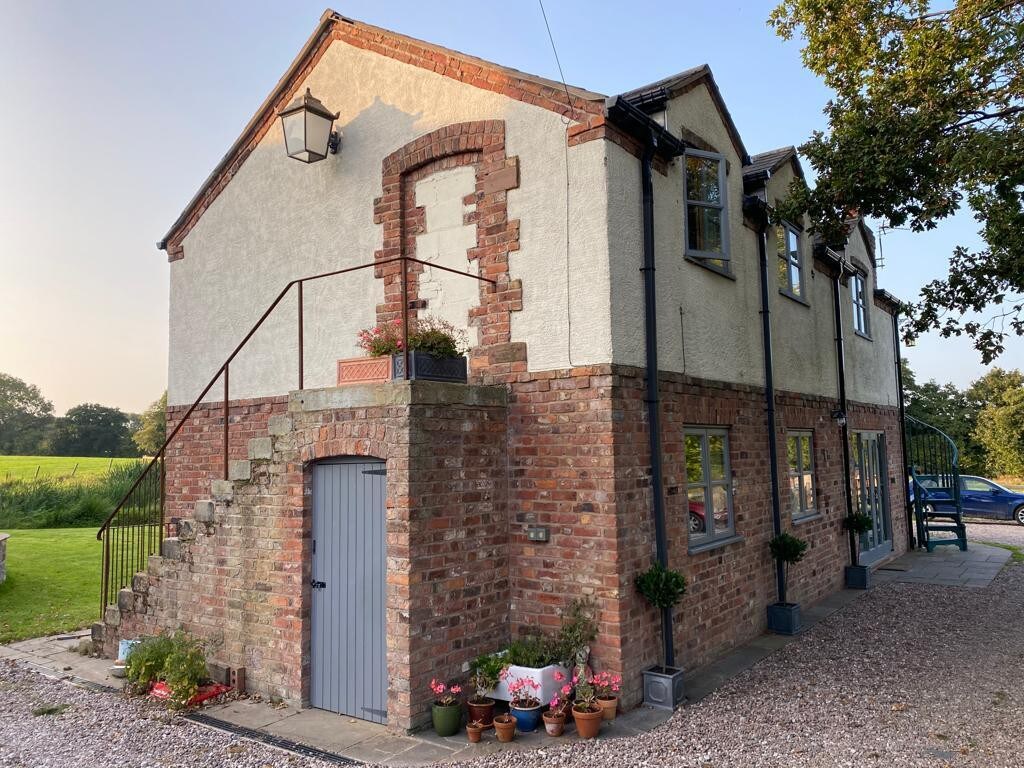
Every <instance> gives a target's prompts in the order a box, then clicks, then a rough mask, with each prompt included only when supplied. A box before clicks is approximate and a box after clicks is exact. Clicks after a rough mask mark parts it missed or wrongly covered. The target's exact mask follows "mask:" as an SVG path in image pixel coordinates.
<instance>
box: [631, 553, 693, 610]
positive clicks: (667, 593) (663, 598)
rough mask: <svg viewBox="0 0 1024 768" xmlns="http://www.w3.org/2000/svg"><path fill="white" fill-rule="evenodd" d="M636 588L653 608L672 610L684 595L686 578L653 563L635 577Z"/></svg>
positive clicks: (677, 572) (659, 564)
mask: <svg viewBox="0 0 1024 768" xmlns="http://www.w3.org/2000/svg"><path fill="white" fill-rule="evenodd" d="M636 588H637V591H638V592H639V593H640V594H641V595H643V596H644V598H645V599H646V600H647V602H648V603H650V604H651V605H653V606H654V607H655V608H662V609H664V608H672V607H674V606H675V605H676V604H677V603H678V602H679V601H680V600H682V598H683V595H684V594H686V577H685V576H683V574H681V573H679V571H673V570H670V569H668V568H666V567H665V566H663V565H662V564H661V563H655V564H654V565H652V566H651V567H650V568H648V569H647V570H646V571H644V572H643V573H641V574H639V575H638V576H637V577H636Z"/></svg>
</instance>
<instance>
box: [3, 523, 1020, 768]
mask: <svg viewBox="0 0 1024 768" xmlns="http://www.w3.org/2000/svg"><path fill="white" fill-rule="evenodd" d="M1004 529H1006V530H1011V529H1010V528H1009V527H1004ZM680 620H683V621H685V613H683V615H681V616H680ZM60 704H68V705H69V707H68V708H67V709H65V710H64V711H62V712H60V713H58V714H52V715H42V716H38V717H36V716H33V715H32V710H33V709H36V708H38V707H41V706H56V705H60ZM612 727H613V728H614V726H612ZM1022 732H1024V566H1020V565H1013V564H1010V565H1008V566H1007V567H1006V568H1004V569H1003V571H1002V572H1001V573H1000V575H999V576H997V577H996V579H995V581H993V582H992V584H991V585H990V586H988V587H986V588H984V589H980V590H979V589H971V588H964V587H943V586H934V585H919V584H905V583H890V584H884V585H881V586H879V587H876V588H875V589H873V590H871V591H870V592H868V593H866V594H865V595H863V596H862V597H861V598H860V599H858V600H856V601H855V602H854V603H853V604H851V605H849V606H848V607H847V608H845V609H844V610H842V611H841V612H839V613H837V614H835V615H833V616H831V617H830V618H828V619H826V620H824V621H822V622H820V623H819V624H817V625H816V626H814V627H813V628H811V629H810V630H808V631H807V632H806V633H805V634H803V635H801V636H800V637H799V638H797V639H796V640H795V641H794V642H792V643H790V644H789V645H787V646H785V647H784V648H782V649H781V650H780V651H778V652H777V653H775V654H773V655H771V656H769V657H768V658H767V659H765V660H763V661H762V662H760V663H759V664H757V665H755V666H754V667H752V668H751V669H749V670H747V671H745V672H743V673H741V674H739V675H737V676H736V677H734V678H733V679H732V680H730V681H729V682H728V683H726V684H725V685H724V686H723V687H721V688H719V689H718V690H717V691H715V692H714V693H712V694H711V695H710V696H708V697H706V698H705V699H703V700H702V701H700V702H698V703H696V704H694V705H692V706H688V707H685V708H683V709H681V710H679V711H678V712H676V714H675V715H673V717H672V718H671V719H670V720H669V721H668V722H667V723H665V724H664V725H662V726H661V727H659V728H657V729H655V730H653V731H651V732H649V733H645V734H641V735H638V736H633V737H629V738H621V739H606V738H598V739H596V740H594V741H591V742H586V743H572V744H570V743H565V742H561V743H560V742H558V741H557V740H552V741H551V742H550V746H548V747H545V748H544V749H541V750H537V751H532V752H517V751H513V750H507V751H500V752H494V753H490V752H489V753H488V754H486V756H484V755H482V756H481V757H480V758H479V759H477V760H473V761H470V762H469V763H462V765H470V766H481V767H482V766H488V767H489V768H490V767H494V768H526V767H527V766H530V767H531V768H532V767H533V766H537V767H538V768H541V767H543V768H562V767H563V766H564V767H567V766H586V767H587V768H620V767H621V766H673V767H675V766H679V767H680V768H731V767H735V768H769V767H771V768H779V767H786V768H789V767H790V766H792V767H800V766H837V767H839V768H853V766H857V767H858V768H861V767H862V766H867V767H869V768H870V767H878V768H904V767H907V766H912V767H914V768H918V767H920V768H924V767H926V766H927V767H928V768H933V767H935V766H957V767H959V766H978V767H979V768H981V767H982V766H984V768H1011V766H1012V768H1018V767H1019V766H1020V765H1021V764H1022V757H1021V752H1022V749H1021V745H1020V734H1021V733H1022ZM28 766H31V767H32V768H77V766H82V767H83V768H85V766H89V768H167V767H171V768H177V767H178V766H182V767H184V766H196V767H198V768H222V767H223V766H233V767H234V766H237V767H238V768H265V767H266V766H272V767H273V768H277V767H278V766H286V767H287V768H325V766H326V764H325V763H323V762H321V761H317V760H312V759H309V758H304V757H300V756H297V755H293V754H291V753H286V752H283V751H280V750H277V749H274V748H272V747H270V746H266V745H262V744H258V743H254V742H251V741H248V740H244V739H239V738H236V737H233V736H231V735H229V734H225V733H221V732H219V731H215V730H211V729H207V728H203V727H201V726H199V725H196V724H193V723H190V722H188V721H185V720H182V719H180V718H177V717H172V716H169V715H168V714H167V713H166V712H165V711H164V710H163V709H162V708H161V707H159V706H157V705H154V704H151V703H148V702H146V701H144V700H140V699H126V698H123V697H121V696H117V695H114V694H109V693H94V692H92V691H87V690H84V689H80V688H77V687H74V686H71V685H68V684H66V683H63V682H60V681H56V680H52V679H49V678H46V677H43V676H41V675H39V674H37V673H35V672H31V671H29V670H27V669H25V668H24V667H20V666H17V665H15V664H13V663H5V664H0V767H2V768H28Z"/></svg>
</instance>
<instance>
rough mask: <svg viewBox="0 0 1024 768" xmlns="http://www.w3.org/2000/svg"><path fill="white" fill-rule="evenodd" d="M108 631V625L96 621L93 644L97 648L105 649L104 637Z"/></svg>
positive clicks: (94, 623) (93, 630)
mask: <svg viewBox="0 0 1024 768" xmlns="http://www.w3.org/2000/svg"><path fill="white" fill-rule="evenodd" d="M106 629H107V625H106V624H104V623H103V622H102V621H94V622H93V623H92V642H93V644H94V645H95V646H96V647H97V648H102V647H103V635H104V633H105V632H106Z"/></svg>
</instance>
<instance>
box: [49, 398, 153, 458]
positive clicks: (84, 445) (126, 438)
mask: <svg viewBox="0 0 1024 768" xmlns="http://www.w3.org/2000/svg"><path fill="white" fill-rule="evenodd" d="M135 426H136V421H135V418H134V417H132V416H130V415H129V414H127V413H125V412H124V411H122V410H120V409H118V408H109V407H107V406H105V405H97V404H96V403H84V404H82V405H76V406H75V407H74V408H69V409H68V412H67V413H66V414H65V415H64V418H62V419H60V421H59V422H58V424H57V429H56V433H55V434H54V438H53V445H52V453H53V454H54V455H55V456H138V455H139V451H138V449H137V448H136V447H135V444H134V443H133V442H132V431H133V429H134V428H135Z"/></svg>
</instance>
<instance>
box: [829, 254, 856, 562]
mask: <svg viewBox="0 0 1024 768" xmlns="http://www.w3.org/2000/svg"><path fill="white" fill-rule="evenodd" d="M836 269H837V270H838V271H837V272H836V274H835V275H834V276H833V278H832V315H833V319H834V322H835V325H836V378H837V379H838V380H839V411H840V412H841V413H842V427H841V429H842V433H843V483H845V485H846V518H847V520H849V519H850V518H852V517H853V483H852V482H851V481H850V419H849V412H848V401H847V399H846V349H845V345H844V343H843V310H842V302H841V301H840V296H839V279H840V277H842V274H843V265H842V262H838V261H837V262H836ZM847 534H848V535H847V538H848V539H849V543H850V565H857V537H856V534H854V532H853V531H852V530H849V529H847Z"/></svg>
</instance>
